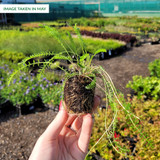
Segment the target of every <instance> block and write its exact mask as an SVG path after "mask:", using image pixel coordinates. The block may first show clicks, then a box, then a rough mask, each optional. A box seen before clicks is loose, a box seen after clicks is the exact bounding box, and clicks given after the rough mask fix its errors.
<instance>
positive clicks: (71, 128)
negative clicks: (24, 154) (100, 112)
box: [29, 96, 100, 160]
mask: <svg viewBox="0 0 160 160" xmlns="http://www.w3.org/2000/svg"><path fill="white" fill-rule="evenodd" d="M99 103H100V98H99V97H98V96H95V98H94V108H96V107H97V106H98V105H99ZM92 126H93V119H92V115H91V114H89V113H88V114H86V115H83V116H77V115H71V114H68V113H67V112H66V110H64V108H63V106H62V102H61V103H60V111H59V112H58V114H57V116H56V118H55V119H54V120H53V121H52V122H51V124H50V125H49V126H48V128H47V129H46V130H45V132H44V133H43V134H42V135H41V136H40V138H39V139H38V141H37V143H36V145H35V147H34V149H33V151H32V154H31V156H30V158H29V160H83V159H84V158H85V156H86V154H87V150H88V145H89V141H90V136H91V131H92Z"/></svg>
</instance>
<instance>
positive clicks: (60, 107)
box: [59, 100, 64, 111]
mask: <svg viewBox="0 0 160 160" xmlns="http://www.w3.org/2000/svg"><path fill="white" fill-rule="evenodd" d="M61 110H64V108H63V104H62V100H61V101H60V103H59V111H61Z"/></svg>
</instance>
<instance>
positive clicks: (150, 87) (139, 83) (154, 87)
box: [126, 76, 160, 100]
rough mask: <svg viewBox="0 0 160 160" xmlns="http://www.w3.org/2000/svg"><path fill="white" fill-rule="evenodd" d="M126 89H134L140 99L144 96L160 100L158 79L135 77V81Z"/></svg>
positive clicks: (159, 82)
mask: <svg viewBox="0 0 160 160" xmlns="http://www.w3.org/2000/svg"><path fill="white" fill-rule="evenodd" d="M126 87H127V88H131V89H133V90H134V91H135V93H136V95H137V96H138V97H139V98H142V96H145V98H148V99H152V98H153V99H155V100H158V99H159V98H160V79H159V78H157V77H146V78H143V77H142V76H133V81H132V82H131V81H130V82H129V83H128V84H127V86H126Z"/></svg>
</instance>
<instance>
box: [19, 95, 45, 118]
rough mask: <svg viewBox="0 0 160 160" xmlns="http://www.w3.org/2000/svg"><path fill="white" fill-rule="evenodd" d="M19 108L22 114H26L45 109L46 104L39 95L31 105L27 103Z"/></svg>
mask: <svg viewBox="0 0 160 160" xmlns="http://www.w3.org/2000/svg"><path fill="white" fill-rule="evenodd" d="M19 109H20V112H21V114H22V115H26V114H30V113H35V112H41V111H44V110H45V105H44V104H43V102H42V100H41V98H40V97H38V98H37V99H35V100H34V101H33V102H32V103H30V104H29V105H26V104H24V105H21V106H20V108H19Z"/></svg>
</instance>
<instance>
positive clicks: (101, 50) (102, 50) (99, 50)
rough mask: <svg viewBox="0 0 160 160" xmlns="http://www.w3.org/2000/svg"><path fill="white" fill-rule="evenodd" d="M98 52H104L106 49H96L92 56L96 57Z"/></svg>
mask: <svg viewBox="0 0 160 160" xmlns="http://www.w3.org/2000/svg"><path fill="white" fill-rule="evenodd" d="M100 52H106V49H98V50H97V51H96V52H95V53H94V55H96V54H98V53H100Z"/></svg>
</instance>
